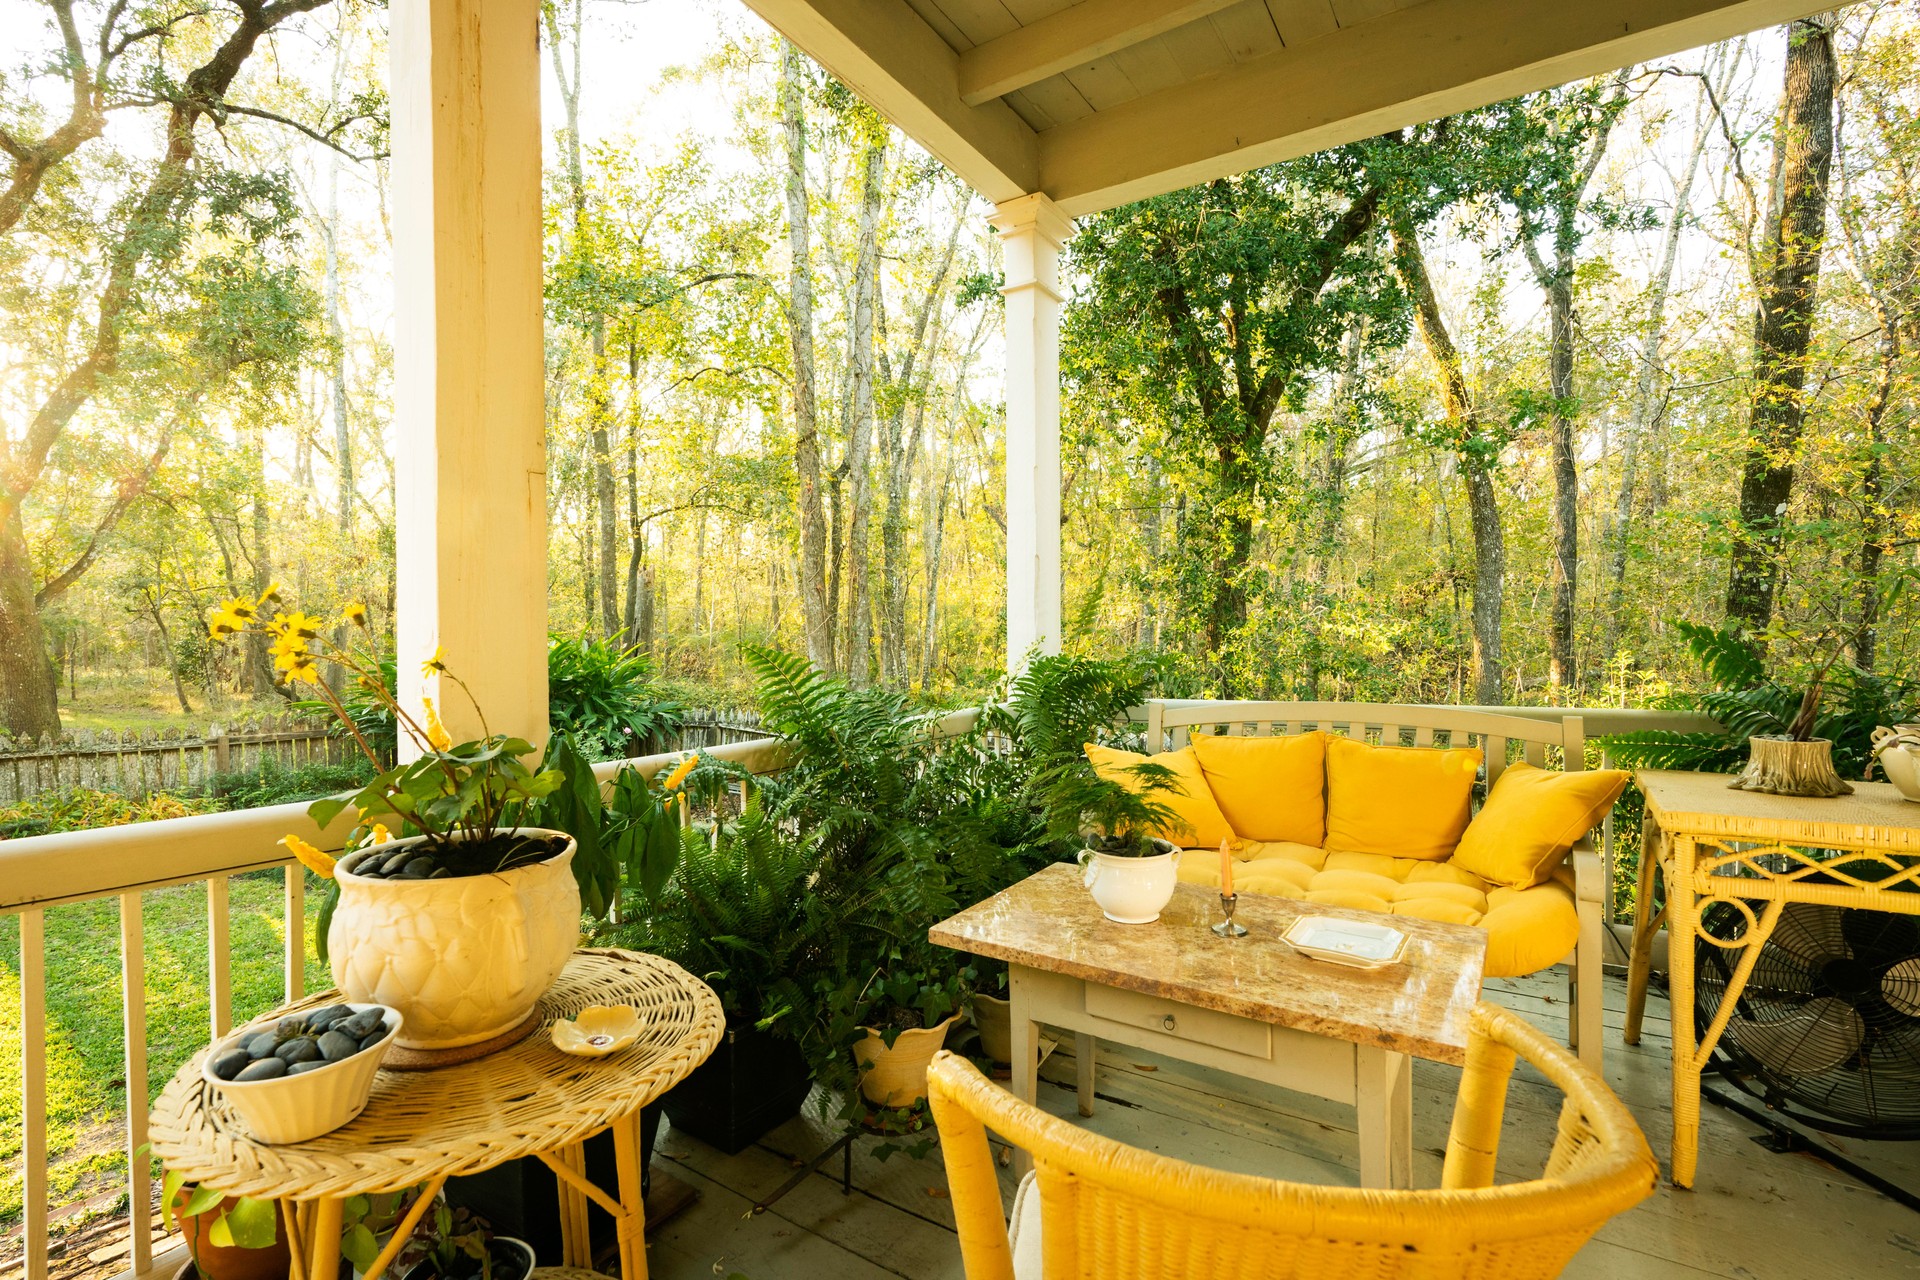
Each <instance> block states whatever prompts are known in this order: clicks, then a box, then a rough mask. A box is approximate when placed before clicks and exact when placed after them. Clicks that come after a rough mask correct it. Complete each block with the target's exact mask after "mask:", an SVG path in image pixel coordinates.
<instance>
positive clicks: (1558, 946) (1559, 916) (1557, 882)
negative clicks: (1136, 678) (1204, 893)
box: [1096, 699, 1624, 1070]
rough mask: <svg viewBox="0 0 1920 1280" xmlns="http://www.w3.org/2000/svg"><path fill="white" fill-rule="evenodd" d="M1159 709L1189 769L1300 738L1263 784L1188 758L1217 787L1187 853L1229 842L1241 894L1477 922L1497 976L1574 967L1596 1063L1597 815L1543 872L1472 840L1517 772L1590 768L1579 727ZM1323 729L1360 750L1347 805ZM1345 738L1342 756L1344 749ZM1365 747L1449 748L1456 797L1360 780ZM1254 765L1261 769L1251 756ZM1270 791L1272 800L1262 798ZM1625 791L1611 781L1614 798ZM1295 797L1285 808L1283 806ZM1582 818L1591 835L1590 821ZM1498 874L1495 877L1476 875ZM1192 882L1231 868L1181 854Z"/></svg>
mask: <svg viewBox="0 0 1920 1280" xmlns="http://www.w3.org/2000/svg"><path fill="white" fill-rule="evenodd" d="M1146 712H1147V746H1148V752H1149V754H1152V755H1162V754H1163V753H1168V752H1180V753H1181V756H1182V758H1183V760H1184V761H1194V760H1195V759H1196V757H1195V756H1194V755H1193V754H1190V753H1185V752H1182V749H1183V748H1186V747H1188V746H1190V745H1192V744H1193V743H1194V741H1195V739H1196V738H1204V737H1205V735H1232V736H1237V737H1247V736H1257V737H1290V738H1292V740H1293V741H1295V742H1299V743H1301V744H1303V745H1302V746H1301V748H1300V749H1299V750H1298V751H1294V752H1291V753H1290V754H1289V755H1288V757H1287V758H1286V759H1285V760H1284V761H1282V762H1280V764H1279V766H1278V767H1277V768H1275V767H1273V762H1274V759H1275V758H1274V757H1273V756H1272V755H1271V754H1268V755H1266V756H1264V757H1262V759H1263V760H1264V762H1265V767H1266V769H1267V772H1266V773H1264V774H1262V775H1260V776H1259V777H1258V778H1257V779H1256V778H1253V777H1249V776H1245V775H1244V774H1243V775H1242V776H1239V777H1235V776H1233V772H1232V771H1233V770H1234V769H1236V768H1242V767H1243V766H1241V765H1240V763H1239V762H1238V761H1237V760H1235V759H1234V758H1232V756H1231V755H1228V756H1227V758H1226V759H1224V760H1220V759H1219V757H1220V756H1221V754H1222V753H1221V752H1220V751H1219V750H1218V748H1219V747H1224V746H1226V745H1227V744H1226V743H1223V742H1217V741H1215V740H1205V741H1202V742H1201V743H1200V746H1201V747H1202V748H1208V747H1209V746H1212V747H1214V748H1215V751H1214V755H1215V757H1216V763H1217V764H1218V765H1219V768H1217V769H1216V770H1215V772H1214V773H1213V774H1212V775H1211V776H1210V777H1209V775H1207V774H1206V773H1205V772H1204V771H1203V770H1199V769H1196V768H1195V767H1194V766H1193V764H1190V763H1185V764H1182V766H1181V768H1180V771H1179V774H1178V777H1179V780H1180V782H1181V784H1182V785H1181V786H1180V788H1179V790H1180V791H1182V792H1192V791H1197V790H1200V789H1202V788H1204V789H1206V790H1207V791H1208V793H1209V794H1208V795H1207V796H1206V797H1203V798H1201V800H1200V803H1201V804H1202V805H1214V806H1217V808H1208V809H1207V810H1206V813H1205V814H1196V815H1191V816H1193V817H1194V819H1195V820H1194V821H1193V822H1192V823H1190V824H1189V826H1188V829H1187V835H1186V838H1185V839H1184V840H1182V841H1181V843H1183V844H1186V845H1187V846H1188V847H1190V848H1194V849H1196V850H1206V851H1208V852H1211V851H1213V850H1217V849H1218V847H1219V841H1220V839H1221V838H1222V836H1223V834H1224V835H1225V836H1226V837H1227V838H1229V839H1230V840H1231V843H1232V847H1233V850H1234V855H1235V860H1236V861H1235V868H1234V886H1235V889H1236V890H1237V891H1238V892H1242V893H1263V894H1274V895H1278V896H1281V897H1287V898H1295V899H1300V900H1303V901H1306V902H1312V903H1321V904H1325V905H1328V906H1339V907H1349V908H1358V909H1361V910H1368V911H1379V912H1383V913H1387V914H1393V915H1403V916H1417V917H1420V918H1423V919H1429V920H1444V921H1449V922H1453V923H1457V924H1467V925H1477V926H1478V927H1480V928H1482V929H1485V930H1486V931H1487V935H1488V937H1487V968H1486V972H1487V976H1489V977H1511V976H1517V975H1521V974H1528V973H1535V972H1538V971H1539V970H1542V969H1545V968H1548V967H1550V966H1552V965H1554V964H1558V963H1561V962H1562V961H1572V964H1571V977H1572V994H1571V999H1570V1002H1569V1003H1570V1006H1571V1015H1572V1016H1571V1023H1572V1035H1571V1036H1570V1040H1571V1042H1572V1043H1573V1045H1574V1047H1575V1048H1577V1049H1578V1050H1579V1051H1580V1057H1581V1059H1582V1060H1583V1061H1585V1062H1586V1063H1587V1065H1589V1066H1591V1067H1593V1068H1594V1069H1596V1070H1597V1069H1598V1068H1599V1066H1600V973H1601V951H1600V941H1601V927H1602V926H1601V904H1602V902H1603V900H1604V894H1605V886H1604V885H1603V884H1602V883H1601V881H1602V872H1601V867H1600V860H1599V856H1598V853H1597V851H1596V850H1595V849H1594V846H1593V844H1592V842H1591V839H1590V836H1589V834H1588V827H1589V826H1591V825H1592V821H1597V820H1598V819H1597V817H1593V818H1592V821H1589V818H1588V817H1587V816H1583V817H1580V818H1579V819H1577V820H1575V821H1573V822H1571V823H1566V822H1563V823H1562V826H1563V827H1564V828H1565V830H1564V831H1563V832H1562V833H1561V838H1560V839H1559V841H1558V843H1557V844H1556V845H1555V846H1554V847H1555V849H1556V853H1555V854H1554V855H1553V856H1554V857H1556V858H1557V857H1558V856H1560V853H1559V851H1564V861H1562V862H1560V864H1559V865H1557V866H1548V865H1545V864H1544V863H1542V864H1536V865H1535V866H1534V867H1533V868H1530V870H1532V871H1533V872H1534V874H1532V875H1527V874H1525V873H1524V872H1521V873H1514V874H1506V871H1507V869H1506V868H1505V867H1503V866H1501V865H1500V862H1499V860H1500V859H1501V858H1505V857H1507V855H1508V854H1509V852H1511V851H1509V850H1506V849H1504V848H1502V847H1500V844H1501V840H1502V837H1503V836H1504V835H1505V834H1506V830H1505V828H1502V829H1501V830H1499V831H1489V830H1488V828H1487V826H1483V828H1482V830H1481V831H1480V832H1474V829H1473V826H1472V823H1473V822H1474V821H1475V820H1476V817H1477V815H1476V814H1475V813H1474V812H1473V810H1474V809H1475V808H1477V806H1478V804H1479V803H1480V801H1481V798H1482V797H1483V796H1484V795H1485V794H1486V793H1489V792H1491V791H1492V789H1493V788H1494V787H1495V786H1496V784H1497V783H1498V782H1499V779H1500V778H1501V776H1502V775H1503V773H1505V772H1506V771H1507V770H1508V769H1509V768H1510V765H1511V764H1521V763H1525V764H1527V765H1531V766H1533V767H1534V769H1536V770H1549V771H1552V770H1555V769H1556V767H1557V769H1558V770H1564V771H1575V770H1581V769H1584V767H1585V761H1584V752H1585V746H1586V740H1585V732H1584V728H1583V726H1582V722H1581V720H1580V718H1579V717H1578V716H1564V717H1555V716H1543V717H1540V718H1534V717H1520V716H1512V715H1502V714H1498V713H1493V712H1485V711H1478V710H1472V709H1467V708H1457V707H1413V706H1388V705H1376V704H1360V703H1291V702H1211V701H1189V700H1180V701H1175V700H1168V699H1157V700H1155V701H1152V702H1149V703H1148V704H1147V707H1146ZM1314 730H1318V731H1320V732H1321V733H1324V734H1325V735H1327V737H1326V739H1325V743H1326V751H1327V752H1328V753H1333V754H1337V753H1342V752H1345V753H1348V754H1346V755H1344V756H1342V757H1341V758H1342V759H1345V760H1347V761H1348V764H1349V767H1348V768H1347V770H1346V775H1345V791H1344V794H1343V793H1342V787H1341V785H1340V784H1341V781H1342V774H1341V766H1340V764H1339V762H1338V760H1336V761H1334V762H1333V763H1332V764H1328V763H1327V762H1326V761H1325V760H1324V758H1323V759H1322V760H1321V761H1320V762H1318V763H1316V762H1315V761H1314V760H1313V759H1312V752H1311V750H1310V749H1309V748H1308V747H1307V746H1305V745H1304V744H1305V743H1307V742H1308V739H1307V738H1304V737H1293V735H1306V734H1309V733H1310V732H1311V731H1314ZM1336 740H1339V742H1340V744H1341V745H1338V746H1336V745H1334V743H1335V741H1336ZM1354 743H1372V744H1378V745H1394V746H1399V745H1405V746H1407V747H1411V748H1423V749H1431V748H1436V747H1440V748H1443V749H1444V750H1445V752H1446V753H1447V754H1448V755H1451V756H1454V757H1457V760H1456V761H1455V768H1454V769H1453V774H1454V777H1453V779H1452V780H1451V781H1449V782H1446V783H1444V784H1443V788H1444V794H1443V793H1442V792H1441V791H1435V790H1432V789H1431V787H1428V789H1427V790H1421V788H1422V787H1423V786H1428V784H1427V783H1424V782H1417V781H1408V780H1403V779H1401V778H1400V776H1399V775H1395V774H1392V773H1385V774H1382V773H1377V772H1376V773H1374V774H1371V775H1369V774H1365V773H1362V772H1361V771H1359V770H1358V769H1356V768H1353V767H1351V766H1352V762H1353V761H1355V760H1356V759H1359V757H1358V756H1356V755H1354V754H1352V753H1353V752H1355V750H1356V748H1355V747H1354V746H1353V744H1354ZM1275 745H1276V746H1277V745H1278V744H1275ZM1386 755H1387V756H1390V757H1391V758H1392V759H1391V760H1390V761H1389V763H1396V764H1398V765H1412V766H1414V767H1419V766H1421V765H1423V764H1427V765H1430V764H1431V761H1430V760H1423V759H1419V758H1414V757H1412V754H1411V752H1409V751H1401V752H1397V753H1386ZM1246 758H1247V760H1248V761H1249V766H1248V767H1250V765H1251V761H1252V759H1253V757H1251V756H1248V757H1246ZM1165 759H1168V760H1171V759H1174V757H1173V756H1170V755H1169V756H1165ZM1375 762H1376V763H1377V759H1376V760H1375ZM1098 763H1100V761H1097V760H1096V764H1098ZM1156 763H1160V761H1156ZM1329 771H1331V772H1329ZM1521 772H1522V771H1519V770H1516V771H1515V776H1514V777H1513V778H1512V779H1510V780H1509V781H1510V785H1509V788H1508V792H1509V794H1512V793H1513V792H1516V791H1520V790H1521V789H1522V786H1521V783H1522V779H1521V776H1520V774H1521ZM1432 775H1434V770H1433V769H1432V768H1431V767H1428V768H1425V769H1423V770H1422V776H1423V777H1428V776H1432ZM1476 775H1477V782H1478V785H1477V786H1476ZM1587 776H1588V778H1591V780H1592V782H1593V783H1595V784H1599V783H1600V782H1601V779H1599V778H1598V777H1597V776H1594V775H1587ZM1558 777H1559V774H1558V773H1557V772H1550V773H1548V774H1541V775H1539V776H1538V779H1537V780H1538V781H1541V782H1545V783H1548V784H1551V783H1552V782H1553V780H1554V779H1555V778H1558ZM1369 781H1371V782H1372V783H1373V787H1372V789H1371V790H1369V789H1368V787H1367V783H1368V782H1369ZM1619 781H1624V779H1623V778H1621V779H1619ZM1256 783H1258V784H1259V785H1255V784H1256ZM1261 786H1264V787H1265V788H1266V789H1267V790H1269V791H1271V792H1273V793H1274V794H1273V795H1271V796H1268V795H1264V794H1263V793H1262V791H1261V789H1260V787H1261ZM1215 789H1219V790H1221V791H1222V792H1223V794H1222V796H1221V797H1220V798H1219V799H1214V798H1213V796H1212V792H1213V791H1214V790H1215ZM1561 789H1563V790H1564V789H1565V788H1561ZM1586 789H1587V790H1588V791H1589V792H1598V793H1601V794H1600V795H1599V798H1600V799H1601V800H1604V801H1605V803H1606V804H1609V805H1610V803H1611V800H1610V798H1609V793H1607V788H1605V787H1588V788H1586ZM1617 790H1618V788H1617V786H1614V787H1613V788H1612V789H1611V792H1610V794H1617ZM1282 798H1283V799H1284V802H1283V803H1275V801H1276V799H1282ZM1316 799H1317V801H1318V804H1319V806H1320V807H1319V808H1318V809H1316V808H1315V807H1314V806H1315V801H1316ZM1508 807H1509V809H1511V808H1512V807H1513V806H1512V805H1511V804H1510V805H1509V806H1508ZM1216 816H1217V818H1218V819H1219V820H1220V821H1219V822H1217V823H1216V822H1215V817H1216ZM1236 818H1238V819H1239V821H1238V822H1237V823H1236V822H1235V821H1234V820H1235V819H1236ZM1582 822H1585V823H1587V826H1579V823H1582ZM1489 825H1491V824H1489ZM1575 827H1579V829H1577V830H1575V829H1574V828H1575ZM1236 828H1237V829H1236ZM1470 833H1472V834H1470ZM1259 837H1268V838H1259ZM1273 837H1281V838H1273ZM1470 843H1471V844H1476V845H1477V847H1476V849H1475V854H1476V857H1475V858H1473V859H1470V858H1467V857H1466V856H1464V855H1465V854H1466V851H1467V847H1468V845H1469V844H1470ZM1543 847H1544V846H1543ZM1490 849H1491V850H1492V853H1491V854H1490V853H1489V850H1490ZM1490 857H1491V858H1492V859H1493V866H1492V867H1490V866H1489V858H1490ZM1456 858H1458V859H1459V860H1458V861H1456ZM1509 860H1510V859H1509ZM1462 863H1466V864H1467V865H1462ZM1490 870H1491V872H1492V874H1494V875H1495V876H1496V877H1497V878H1496V879H1492V880H1490V879H1488V878H1485V877H1484V876H1483V875H1482V874H1478V873H1477V872H1487V871H1490ZM1179 875H1180V878H1181V879H1182V880H1186V881H1189V882H1192V883H1199V884H1217V883H1218V882H1219V875H1220V871H1219V860H1218V858H1217V857H1202V856H1190V857H1187V858H1184V859H1182V861H1181V866H1180V872H1179ZM1502 880H1504V881H1505V882H1504V883H1503V882H1501V881H1502Z"/></svg>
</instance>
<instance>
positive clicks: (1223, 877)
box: [1220, 840, 1233, 898]
mask: <svg viewBox="0 0 1920 1280" xmlns="http://www.w3.org/2000/svg"><path fill="white" fill-rule="evenodd" d="M1220 896H1221V897H1223V898H1231V897H1232V896H1233V850H1232V849H1230V848H1228V847H1227V842H1226V841H1225V840H1222V841H1221V842H1220Z"/></svg>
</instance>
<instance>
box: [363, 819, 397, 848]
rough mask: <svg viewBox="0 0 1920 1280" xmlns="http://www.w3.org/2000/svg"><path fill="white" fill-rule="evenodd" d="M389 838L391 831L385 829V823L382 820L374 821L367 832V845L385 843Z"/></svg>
mask: <svg viewBox="0 0 1920 1280" xmlns="http://www.w3.org/2000/svg"><path fill="white" fill-rule="evenodd" d="M391 839H393V832H391V831H389V830H387V824H386V823H384V822H376V823H374V824H373V830H372V831H369V832H368V833H367V845H368V846H369V847H372V846H373V845H377V844H385V843H387V841H389V840H391Z"/></svg>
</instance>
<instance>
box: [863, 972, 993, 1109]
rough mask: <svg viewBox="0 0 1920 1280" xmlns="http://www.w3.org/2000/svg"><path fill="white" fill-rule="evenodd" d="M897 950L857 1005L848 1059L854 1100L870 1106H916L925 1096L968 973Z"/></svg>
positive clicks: (961, 999) (957, 1014) (956, 1018)
mask: <svg viewBox="0 0 1920 1280" xmlns="http://www.w3.org/2000/svg"><path fill="white" fill-rule="evenodd" d="M918 950H919V948H917V947H899V948H896V949H894V950H893V952H892V953H891V955H890V956H889V960H890V962H891V963H890V964H889V966H888V967H887V968H885V969H883V970H882V971H880V972H879V973H876V974H875V975H874V978H873V981H872V983H871V984H870V986H869V987H868V990H867V991H866V993H865V995H864V999H863V1001H862V1005H861V1013H860V1014H859V1015H858V1016H859V1017H860V1028H859V1030H860V1037H859V1039H857V1040H855V1041H854V1042H853V1058H854V1062H855V1063H856V1064H857V1065H858V1068H859V1071H860V1096H861V1097H862V1098H864V1099H866V1100H867V1101H868V1102H870V1103H872V1104H873V1105H874V1106H876V1107H882V1108H889V1109H897V1108H902V1107H915V1106H918V1105H919V1104H920V1103H921V1102H922V1101H923V1100H924V1099H925V1098H926V1096H927V1067H928V1066H930V1065H931V1064H932V1062H933V1055H934V1054H936V1053H938V1052H940V1050H941V1049H942V1048H943V1047H944V1046H945V1045H946V1042H947V1032H948V1031H949V1030H951V1029H952V1027H953V1024H954V1023H955V1022H957V1021H959V1018H960V1011H961V1005H962V1003H963V1002H964V1001H965V999H966V997H967V980H968V978H969V977H970V976H971V974H972V970H971V969H966V970H961V971H958V972H956V971H953V970H952V969H950V968H947V967H944V966H940V965H936V964H933V963H931V960H932V957H931V956H924V955H914V954H912V953H913V952H915V951H918Z"/></svg>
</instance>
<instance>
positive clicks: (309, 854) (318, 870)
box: [280, 836, 339, 880]
mask: <svg viewBox="0 0 1920 1280" xmlns="http://www.w3.org/2000/svg"><path fill="white" fill-rule="evenodd" d="M280 843H281V844H283V845H285V846H287V851H288V852H289V853H291V854H293V856H294V857H296V858H298V859H300V861H301V862H303V863H305V864H306V865H307V866H308V867H310V868H312V870H313V874H315V875H317V876H319V877H320V878H321V879H322V880H331V879H333V864H334V863H335V862H337V861H339V859H337V858H333V857H330V856H329V855H327V854H324V853H322V852H320V851H319V850H318V849H316V848H314V847H313V846H312V845H310V844H308V843H307V842H306V841H305V840H302V839H301V838H300V837H299V836H285V837H282V839H281V841H280Z"/></svg>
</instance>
